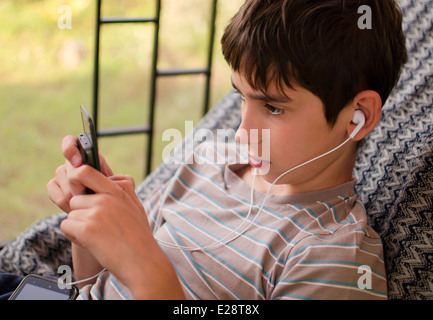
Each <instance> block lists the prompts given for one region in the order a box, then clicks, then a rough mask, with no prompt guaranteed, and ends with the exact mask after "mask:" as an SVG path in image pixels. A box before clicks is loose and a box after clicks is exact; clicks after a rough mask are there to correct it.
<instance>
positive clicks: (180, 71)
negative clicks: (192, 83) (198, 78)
mask: <svg viewBox="0 0 433 320" xmlns="http://www.w3.org/2000/svg"><path fill="white" fill-rule="evenodd" d="M209 73H210V71H209V69H207V68H201V69H188V68H173V69H163V70H157V71H156V75H157V76H179V75H195V74H209Z"/></svg>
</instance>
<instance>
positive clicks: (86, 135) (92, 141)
mask: <svg viewBox="0 0 433 320" xmlns="http://www.w3.org/2000/svg"><path fill="white" fill-rule="evenodd" d="M80 112H81V120H82V122H83V130H84V132H83V133H82V134H80V135H79V136H78V149H79V150H80V152H81V157H82V158H83V164H87V165H90V166H92V167H93V168H95V169H96V170H98V171H101V166H100V164H99V155H98V141H97V138H96V129H95V125H94V124H93V120H92V117H91V116H90V113H89V111H87V109H86V107H85V106H83V105H81V106H80Z"/></svg>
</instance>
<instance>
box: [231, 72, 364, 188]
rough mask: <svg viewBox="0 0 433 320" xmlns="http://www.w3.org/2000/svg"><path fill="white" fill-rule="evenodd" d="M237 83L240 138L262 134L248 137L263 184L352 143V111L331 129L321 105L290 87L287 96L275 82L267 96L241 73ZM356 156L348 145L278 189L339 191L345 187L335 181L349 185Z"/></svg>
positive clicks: (234, 80)
mask: <svg viewBox="0 0 433 320" xmlns="http://www.w3.org/2000/svg"><path fill="white" fill-rule="evenodd" d="M232 83H233V87H234V88H235V89H237V90H238V91H239V93H240V94H241V96H242V100H243V102H242V122H241V125H240V128H239V130H238V133H239V132H243V133H245V132H246V133H250V132H252V131H253V130H254V129H256V130H255V131H256V132H257V131H258V139H252V137H253V135H249V137H250V139H248V151H249V161H250V165H251V167H257V170H258V173H259V175H260V177H261V181H262V183H265V184H266V183H267V184H269V183H272V182H273V181H274V180H275V179H276V178H277V177H278V176H279V175H280V174H281V173H283V172H285V171H287V170H288V169H290V168H293V167H295V166H297V165H299V164H301V163H304V162H306V161H308V160H310V159H312V158H314V157H317V156H319V155H321V154H323V153H325V152H328V151H329V150H332V149H333V148H335V147H336V146H337V145H339V144H340V143H342V142H343V141H344V140H345V139H347V138H348V134H347V125H348V124H349V123H350V120H351V113H350V108H345V109H343V111H342V112H341V113H340V115H339V117H338V119H337V122H336V124H335V125H334V126H333V127H331V126H330V125H329V124H328V123H327V121H326V118H325V114H324V105H323V103H322V101H321V100H320V99H319V98H318V97H317V96H315V95H314V94H313V93H311V92H310V91H308V90H306V89H304V88H302V87H300V86H298V85H296V84H295V85H294V86H293V88H289V87H285V88H284V94H282V93H281V90H279V89H278V87H277V86H276V83H275V81H272V82H271V83H270V85H269V87H268V90H267V91H266V93H265V94H264V93H262V92H261V91H255V90H254V89H253V88H252V87H251V86H250V85H249V84H248V82H247V80H246V79H245V78H244V76H243V75H242V74H241V73H238V72H234V73H233V74H232ZM352 112H353V111H352ZM352 114H353V113H352ZM264 129H269V132H270V139H266V135H262V134H261V132H264V131H262V130H264ZM237 139H238V142H242V141H240V139H239V138H238V137H237ZM243 141H245V140H243ZM267 144H269V146H268V145H267ZM267 150H268V151H269V152H267ZM355 155H356V152H355V149H354V148H353V145H351V144H347V146H344V147H343V148H341V149H339V150H337V151H336V152H333V153H332V154H330V155H328V156H326V157H324V158H322V159H319V160H317V161H314V162H312V163H310V164H308V165H306V166H303V167H301V168H299V169H297V170H295V171H293V172H291V173H289V174H287V175H285V176H283V177H282V178H281V179H280V180H279V181H278V182H277V183H278V184H289V185H291V187H292V189H291V192H306V191H312V190H320V189H325V188H328V187H332V186H336V185H338V184H340V181H335V180H341V181H343V182H347V181H348V180H350V178H351V174H352V166H353V163H352V162H353V161H354V157H355ZM259 156H260V157H261V158H259ZM348 160H349V161H348ZM258 182H259V183H260V181H258ZM293 188H295V189H293ZM286 191H287V190H286Z"/></svg>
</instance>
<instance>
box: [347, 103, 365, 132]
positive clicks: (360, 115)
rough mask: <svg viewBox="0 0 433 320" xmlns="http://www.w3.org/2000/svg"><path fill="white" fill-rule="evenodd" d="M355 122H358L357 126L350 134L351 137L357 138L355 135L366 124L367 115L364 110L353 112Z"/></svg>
mask: <svg viewBox="0 0 433 320" xmlns="http://www.w3.org/2000/svg"><path fill="white" fill-rule="evenodd" d="M352 122H353V123H355V124H357V126H356V128H355V129H354V130H353V131H352V133H351V134H350V139H353V138H355V136H356V135H357V134H358V132H359V130H361V129H362V127H363V126H364V124H365V115H364V112H362V111H361V110H355V113H354V114H353V120H352Z"/></svg>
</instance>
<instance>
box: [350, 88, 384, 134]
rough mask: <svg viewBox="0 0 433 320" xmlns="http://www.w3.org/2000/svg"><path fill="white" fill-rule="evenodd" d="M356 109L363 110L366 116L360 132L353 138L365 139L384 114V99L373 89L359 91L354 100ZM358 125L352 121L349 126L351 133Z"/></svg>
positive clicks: (353, 105)
mask: <svg viewBox="0 0 433 320" xmlns="http://www.w3.org/2000/svg"><path fill="white" fill-rule="evenodd" d="M352 107H353V108H354V110H361V111H362V112H363V113H364V116H365V124H364V126H363V127H362V129H361V130H360V131H359V132H358V134H357V135H356V136H355V137H354V138H353V140H354V141H359V140H362V139H364V137H365V136H366V135H367V134H369V133H370V132H371V131H372V130H373V129H374V127H376V125H377V124H378V123H379V121H380V118H381V116H382V99H381V97H380V95H379V94H378V93H377V92H376V91H373V90H365V91H361V92H360V93H358V94H357V95H356V96H355V98H354V99H353V101H352ZM355 127H356V124H354V123H353V122H351V123H350V124H349V126H348V128H347V132H348V134H350V133H351V132H352V131H353V130H354V129H355Z"/></svg>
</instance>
